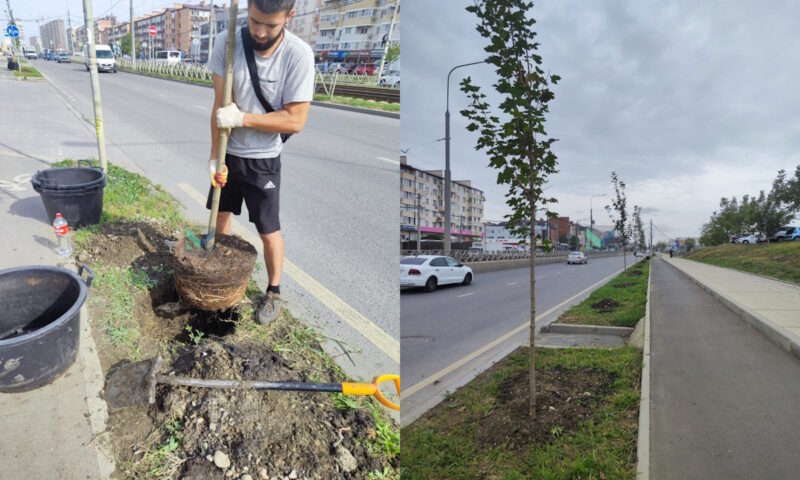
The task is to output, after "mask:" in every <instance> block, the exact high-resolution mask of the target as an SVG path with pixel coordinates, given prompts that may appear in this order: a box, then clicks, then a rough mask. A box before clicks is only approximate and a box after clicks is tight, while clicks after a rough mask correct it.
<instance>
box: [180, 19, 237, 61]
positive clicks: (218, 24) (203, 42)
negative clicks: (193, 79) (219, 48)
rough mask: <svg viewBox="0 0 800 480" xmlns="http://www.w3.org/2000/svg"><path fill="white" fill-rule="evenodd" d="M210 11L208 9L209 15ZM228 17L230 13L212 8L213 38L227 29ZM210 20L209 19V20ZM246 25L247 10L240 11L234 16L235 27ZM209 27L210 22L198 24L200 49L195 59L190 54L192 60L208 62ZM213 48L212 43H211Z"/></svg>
mask: <svg viewBox="0 0 800 480" xmlns="http://www.w3.org/2000/svg"><path fill="white" fill-rule="evenodd" d="M210 12H211V9H209V14H210ZM229 17H230V11H229V10H228V9H226V8H222V7H217V6H216V5H215V6H214V23H215V27H214V28H215V29H214V38H215V39H216V37H217V35H219V34H220V32H222V31H223V30H227V29H228V20H229ZM209 20H210V19H209ZM246 24H247V10H244V9H240V10H239V11H238V12H237V14H236V26H237V28H238V27H241V26H242V25H246ZM210 27H211V22H210V21H207V22H205V23H202V24H200V37H199V38H200V48H199V50H198V53H197V56H196V57H195V55H194V52H192V56H191V58H192V60H195V61H198V62H203V63H207V62H208V32H209V28H210ZM212 47H213V42H212Z"/></svg>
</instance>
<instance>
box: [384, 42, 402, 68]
mask: <svg viewBox="0 0 800 480" xmlns="http://www.w3.org/2000/svg"><path fill="white" fill-rule="evenodd" d="M396 60H400V44H399V43H393V44H391V45H389V48H388V49H387V50H386V63H387V64H388V63H391V62H394V61H396Z"/></svg>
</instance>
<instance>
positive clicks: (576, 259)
mask: <svg viewBox="0 0 800 480" xmlns="http://www.w3.org/2000/svg"><path fill="white" fill-rule="evenodd" d="M571 263H583V264H586V263H589V257H587V256H586V255H585V254H584V253H583V252H570V253H569V255H568V256H567V265H569V264H571Z"/></svg>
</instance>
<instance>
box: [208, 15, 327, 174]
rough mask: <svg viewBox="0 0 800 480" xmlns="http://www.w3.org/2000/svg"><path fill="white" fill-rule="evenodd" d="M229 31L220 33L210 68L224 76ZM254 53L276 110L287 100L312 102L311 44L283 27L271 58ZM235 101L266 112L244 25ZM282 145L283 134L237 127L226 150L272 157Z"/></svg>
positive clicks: (236, 67) (237, 57)
mask: <svg viewBox="0 0 800 480" xmlns="http://www.w3.org/2000/svg"><path fill="white" fill-rule="evenodd" d="M227 39H228V31H227V30H225V31H223V32H221V33H220V34H219V35H217V38H216V39H215V40H214V51H213V52H212V54H211V58H210V59H209V61H208V69H209V70H211V71H212V72H214V73H216V74H217V75H219V76H221V77H223V78H224V77H225V54H226V49H227V45H226V42H227ZM254 53H255V59H256V67H257V69H258V77H259V81H260V82H261V90H262V93H263V94H264V98H265V99H266V100H267V102H268V103H269V104H270V105H272V108H273V109H274V110H280V109H281V108H283V106H284V105H286V104H287V103H293V102H310V101H311V100H313V98H314V52H313V51H312V50H311V47H310V46H309V45H308V44H307V43H306V42H304V41H303V40H301V39H300V38H298V37H297V36H296V35H294V34H293V33H292V32H290V31H289V30H286V29H284V35H283V39H282V40H281V43H280V44H279V45H278V47H277V48H276V49H275V51H274V52H272V55H270V56H269V57H261V56H259V55H258V52H254ZM233 101H234V102H235V103H236V105H237V106H238V107H239V110H241V111H242V112H247V113H257V114H261V113H266V111H265V110H264V109H263V108H262V107H261V102H259V101H258V97H256V94H255V91H254V90H253V83H252V82H251V81H250V72H249V70H248V68H247V59H246V58H245V56H244V48H243V47H242V32H241V27H240V26H237V27H236V50H235V54H234V57H233ZM282 148H283V142H281V136H280V135H279V134H275V133H265V132H260V131H258V130H254V129H251V128H234V129H233V131H232V132H231V136H230V138H229V139H228V150H227V152H228V153H230V154H233V155H236V156H237V157H243V158H272V157H277V156H278V155H280V153H281V150H282Z"/></svg>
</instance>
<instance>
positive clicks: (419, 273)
mask: <svg viewBox="0 0 800 480" xmlns="http://www.w3.org/2000/svg"><path fill="white" fill-rule="evenodd" d="M472 278H473V274H472V269H471V268H469V267H468V266H466V265H464V264H461V263H459V262H458V260H456V259H455V258H453V257H443V256H441V255H418V256H415V257H403V258H401V259H400V288H409V287H422V288H424V289H425V290H426V291H428V292H432V291H434V290H436V287H437V286H439V285H447V284H454V283H460V284H461V285H469V284H470V283H472Z"/></svg>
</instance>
